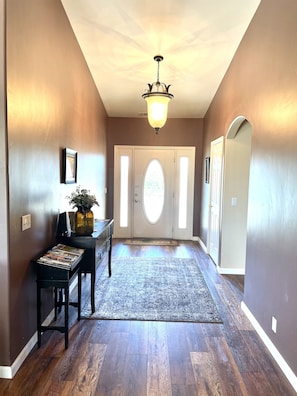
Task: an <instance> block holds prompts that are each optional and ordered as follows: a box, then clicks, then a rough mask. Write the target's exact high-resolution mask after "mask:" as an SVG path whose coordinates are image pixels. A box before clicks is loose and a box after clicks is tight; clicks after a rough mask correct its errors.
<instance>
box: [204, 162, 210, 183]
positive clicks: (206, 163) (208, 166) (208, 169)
mask: <svg viewBox="0 0 297 396" xmlns="http://www.w3.org/2000/svg"><path fill="white" fill-rule="evenodd" d="M209 172H210V157H205V183H207V184H208V183H209Z"/></svg>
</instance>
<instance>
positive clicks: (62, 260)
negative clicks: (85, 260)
mask: <svg viewBox="0 0 297 396" xmlns="http://www.w3.org/2000/svg"><path fill="white" fill-rule="evenodd" d="M84 251H85V249H80V248H76V247H72V246H67V245H63V244H61V243H59V244H58V245H56V246H54V247H53V248H51V249H50V250H48V251H47V252H46V253H45V254H44V255H43V256H41V257H39V259H38V260H37V262H38V263H39V264H43V265H49V266H51V267H57V268H62V269H66V270H71V269H73V268H74V267H75V266H76V264H77V262H78V261H79V260H80V258H81V256H82V255H83V253H84Z"/></svg>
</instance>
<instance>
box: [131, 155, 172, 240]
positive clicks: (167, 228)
mask: <svg viewBox="0 0 297 396" xmlns="http://www.w3.org/2000/svg"><path fill="white" fill-rule="evenodd" d="M134 154H135V155H134V161H135V163H134V191H133V192H132V193H133V194H134V197H133V236H134V237H136V238H137V237H142V238H172V232H173V229H172V213H173V192H174V150H168V149H142V148H140V149H135V152H134Z"/></svg>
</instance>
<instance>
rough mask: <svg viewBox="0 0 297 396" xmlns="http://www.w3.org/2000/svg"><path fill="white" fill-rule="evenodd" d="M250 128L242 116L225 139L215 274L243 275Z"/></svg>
mask: <svg viewBox="0 0 297 396" xmlns="http://www.w3.org/2000/svg"><path fill="white" fill-rule="evenodd" d="M251 144H252V127H251V124H250V123H249V122H248V121H247V119H246V118H245V117H243V116H240V117H237V118H236V119H235V120H234V121H233V122H232V123H231V125H230V127H229V130H228V132H227V135H226V139H225V152H224V178H223V194H222V217H221V249H220V253H221V254H220V264H219V266H218V271H219V272H220V273H224V274H244V273H245V263H246V240H247V211H248V190H249V173H250V160H251Z"/></svg>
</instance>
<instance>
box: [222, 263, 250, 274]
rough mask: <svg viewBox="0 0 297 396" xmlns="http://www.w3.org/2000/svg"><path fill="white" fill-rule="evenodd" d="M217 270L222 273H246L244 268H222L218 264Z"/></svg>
mask: <svg viewBox="0 0 297 396" xmlns="http://www.w3.org/2000/svg"><path fill="white" fill-rule="evenodd" d="M217 271H218V273H219V274H221V275H244V274H245V269H244V268H222V267H220V266H219V265H217Z"/></svg>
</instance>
